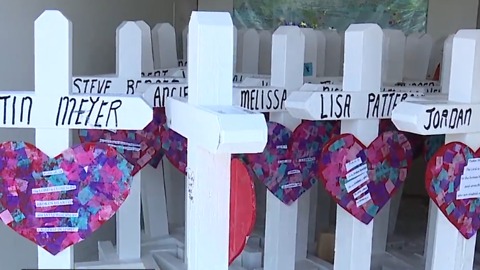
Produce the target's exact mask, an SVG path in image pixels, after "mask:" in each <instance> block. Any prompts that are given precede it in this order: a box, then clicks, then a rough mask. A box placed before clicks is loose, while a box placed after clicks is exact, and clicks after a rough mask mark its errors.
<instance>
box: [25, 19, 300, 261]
mask: <svg viewBox="0 0 480 270" xmlns="http://www.w3.org/2000/svg"><path fill="white" fill-rule="evenodd" d="M61 18H62V19H63V20H64V24H65V23H67V24H68V21H67V20H65V19H64V18H63V17H61ZM57 19H58V18H57ZM39 22H40V20H39ZM49 22H50V21H49ZM37 24H39V23H37ZM59 25H62V24H59ZM128 28H130V31H133V32H136V33H137V34H139V33H140V31H139V29H138V27H135V26H134V24H127V25H125V28H124V29H128ZM50 30H51V29H50ZM64 30H65V29H64ZM125 31H128V30H125ZM280 33H281V31H280ZM59 41H61V40H59ZM300 41H301V39H300ZM59 44H65V41H64V42H63V43H61V42H60V43H59ZM120 44H122V43H120ZM295 45H298V44H295ZM38 46H39V47H40V44H39V45H38ZM291 46H293V45H291ZM56 49H58V48H56ZM60 51H61V50H60ZM136 51H137V52H136V56H137V58H136V59H141V57H138V51H140V50H139V49H138V48H137V50H136ZM36 52H38V51H37V48H36ZM121 53H122V50H121V49H120V54H121ZM124 53H126V52H124ZM134 54H135V53H134ZM36 55H38V53H36ZM129 55H131V54H129ZM274 55H275V54H274ZM39 57H41V56H39ZM122 59H123V58H122ZM129 59H130V60H131V61H130V62H129V64H130V65H129V66H131V65H132V64H133V63H134V62H133V61H134V58H133V57H132V58H129ZM36 60H37V59H36ZM119 60H120V59H119ZM280 60H281V59H279V61H280ZM135 61H136V63H139V61H138V60H135ZM274 61H275V60H274ZM296 61H297V62H299V61H298V60H296ZM36 62H37V61H36ZM50 63H51V62H50ZM118 63H120V61H118ZM299 63H300V64H302V65H303V62H301V61H300V62H299ZM69 64H71V63H70V62H69ZM199 66H202V65H199ZM199 66H197V68H198V67H199ZM279 66H280V65H279ZM69 70H71V69H69ZM136 70H137V71H134V69H133V68H132V69H131V71H132V73H133V72H135V73H139V70H140V68H138V65H137V69H136ZM299 70H301V69H299ZM119 73H121V74H122V75H123V74H124V73H123V72H122V68H121V65H120V68H119ZM125 73H127V72H125ZM60 74H61V73H60ZM299 74H300V73H299ZM36 75H38V74H36ZM56 75H58V74H56ZM125 75H126V74H125ZM131 76H132V77H135V76H137V77H138V74H136V75H133V74H132V75H131ZM36 77H38V76H36ZM285 78H286V77H285V76H282V77H280V78H279V79H280V80H282V82H283V83H288V82H286V79H285ZM282 82H279V84H281V83H282ZM301 83H303V82H301ZM301 83H300V84H301ZM64 87H65V85H64ZM36 88H37V89H38V87H36ZM292 88H293V87H292ZM230 89H231V86H230ZM37 92H38V90H37ZM37 98H38V95H35V99H37ZM109 98H111V97H109ZM105 99H108V98H105ZM112 99H113V98H112ZM122 100H123V98H122ZM125 100H128V98H125ZM131 100H133V99H131ZM230 102H231V99H230ZM35 103H38V102H35ZM137 106H138V104H137ZM33 108H37V107H35V106H34V107H33ZM42 111H43V112H45V111H44V109H43V108H42ZM137 112H138V110H137ZM125 115H126V114H125ZM145 115H150V114H149V113H146V114H145ZM281 116H282V117H285V116H287V114H285V113H283V114H282V115H281ZM122 117H125V116H122ZM119 118H120V117H119ZM135 118H136V119H137V122H136V123H135V124H136V125H134V126H121V127H120V128H123V129H135V128H137V129H138V128H139V127H140V126H141V125H142V124H138V117H135ZM146 119H148V118H146ZM297 121H298V120H297ZM142 123H143V125H145V122H142ZM77 128H78V126H77ZM102 128H119V127H118V126H117V127H114V126H113V125H109V126H104V127H102ZM37 136H38V134H37ZM37 138H38V137H37ZM189 152H190V151H189ZM137 180H138V179H137ZM136 182H137V183H138V182H139V181H136ZM227 182H228V181H227ZM274 199H275V201H278V200H277V199H276V198H274ZM129 201H132V200H131V199H130V200H129ZM137 205H138V204H137ZM126 206H127V202H126V203H125V205H124V206H122V210H123V209H124V208H129V209H134V208H133V207H132V208H130V207H126ZM137 211H139V210H138V209H137V210H136V211H135V212H137ZM125 212H127V211H125ZM129 213H131V212H129ZM119 216H122V215H119ZM135 216H136V214H135ZM138 216H139V214H138ZM126 218H128V217H126ZM295 222H296V221H295ZM119 223H120V224H134V222H121V221H120V222H119ZM138 224H139V222H138ZM277 225H278V224H277ZM119 226H121V225H119ZM134 226H136V225H134ZM132 229H133V228H132ZM120 231H124V232H125V231H127V230H126V229H125V230H120ZM138 231H139V229H138ZM129 233H130V234H131V231H130V232H129ZM120 235H121V234H120ZM135 235H136V234H134V238H136V236H135ZM279 236H281V235H279ZM124 237H126V235H125V234H124ZM121 239H125V240H126V239H128V238H122V237H120V240H121ZM129 240H132V239H129ZM122 241H123V240H122ZM122 241H119V242H122ZM125 242H127V243H128V244H123V245H122V244H120V245H119V247H121V246H124V247H127V245H129V246H130V245H131V244H132V242H133V243H134V246H138V245H136V244H135V243H136V242H139V241H136V239H134V240H133V241H132V242H130V241H125ZM125 242H123V243H125ZM125 251H126V250H125ZM128 251H129V252H130V251H132V249H130V248H128ZM121 253H122V252H119V254H121ZM136 253H137V252H133V254H134V255H133V256H134V257H138V256H137V255H135V254H136ZM62 254H63V253H62ZM124 254H125V255H127V252H125V253H124ZM287 257H288V256H287ZM56 259H60V257H59V256H57V257H56ZM55 263H56V264H57V263H58V262H55Z"/></svg>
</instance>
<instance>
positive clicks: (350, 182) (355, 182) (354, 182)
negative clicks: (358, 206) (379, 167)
mask: <svg viewBox="0 0 480 270" xmlns="http://www.w3.org/2000/svg"><path fill="white" fill-rule="evenodd" d="M366 182H368V174H367V171H366V170H365V171H364V172H363V173H362V174H360V175H358V176H357V177H355V178H350V179H349V178H347V182H346V183H345V189H347V192H348V193H350V192H352V191H353V190H354V189H356V188H357V187H359V186H361V185H363V184H364V183H366Z"/></svg>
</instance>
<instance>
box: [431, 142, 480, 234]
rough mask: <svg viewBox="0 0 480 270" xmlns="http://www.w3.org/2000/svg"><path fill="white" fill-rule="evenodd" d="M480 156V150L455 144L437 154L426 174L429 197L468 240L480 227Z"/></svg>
mask: <svg viewBox="0 0 480 270" xmlns="http://www.w3.org/2000/svg"><path fill="white" fill-rule="evenodd" d="M479 157H480V149H479V150H477V151H476V152H473V150H472V149H471V148H470V147H468V146H467V145H465V144H463V143H461V142H451V143H448V144H446V145H444V146H442V147H441V148H440V149H439V150H438V151H437V152H436V153H435V154H434V155H433V157H432V158H431V159H430V160H429V161H428V163H427V170H426V173H425V187H426V189H427V193H428V196H430V198H431V199H432V200H433V201H434V202H435V204H436V205H437V206H438V208H439V209H440V211H442V213H443V214H444V215H445V217H447V219H448V220H449V221H450V222H451V223H452V224H453V225H454V226H455V227H456V228H457V229H458V231H459V232H460V233H461V234H462V235H463V236H464V237H465V238H466V239H470V238H471V237H472V236H473V235H475V233H476V232H477V230H478V229H479V228H480V215H479V213H480V199H479V197H480V189H479V185H478V184H479V181H478V180H479V179H478V177H479V170H480V169H479V168H478V166H479V161H480V160H479V159H478V158H479ZM467 167H468V168H469V169H467Z"/></svg>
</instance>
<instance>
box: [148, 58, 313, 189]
mask: <svg viewBox="0 0 480 270" xmlns="http://www.w3.org/2000/svg"><path fill="white" fill-rule="evenodd" d="M143 51H145V50H143ZM147 51H148V50H147ZM147 58H148V57H147ZM142 59H143V60H145V56H144V55H142ZM150 59H151V58H150ZM142 70H145V68H143V69H142ZM149 197H151V196H149ZM305 197H306V196H305Z"/></svg>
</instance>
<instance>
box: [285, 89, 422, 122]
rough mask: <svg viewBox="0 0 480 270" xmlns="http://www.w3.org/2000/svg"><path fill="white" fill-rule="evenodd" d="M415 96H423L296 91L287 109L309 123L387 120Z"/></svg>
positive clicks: (289, 98)
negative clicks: (393, 111) (309, 121)
mask: <svg viewBox="0 0 480 270" xmlns="http://www.w3.org/2000/svg"><path fill="white" fill-rule="evenodd" d="M412 95H413V96H417V95H423V93H408V92H347V91H343V92H318V91H296V92H293V93H291V94H290V95H289V96H288V98H287V100H286V102H285V107H286V108H287V110H288V112H289V113H290V114H291V115H292V116H293V117H295V118H299V119H306V120H340V119H350V120H360V119H385V118H390V116H391V112H392V110H393V108H395V106H397V104H399V103H401V102H402V101H404V100H406V99H407V98H408V97H410V96H412Z"/></svg>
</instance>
